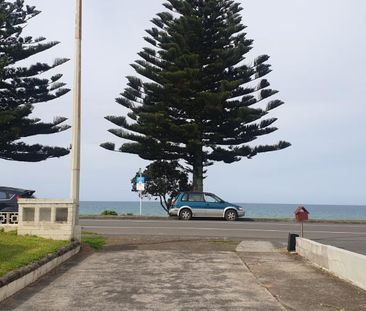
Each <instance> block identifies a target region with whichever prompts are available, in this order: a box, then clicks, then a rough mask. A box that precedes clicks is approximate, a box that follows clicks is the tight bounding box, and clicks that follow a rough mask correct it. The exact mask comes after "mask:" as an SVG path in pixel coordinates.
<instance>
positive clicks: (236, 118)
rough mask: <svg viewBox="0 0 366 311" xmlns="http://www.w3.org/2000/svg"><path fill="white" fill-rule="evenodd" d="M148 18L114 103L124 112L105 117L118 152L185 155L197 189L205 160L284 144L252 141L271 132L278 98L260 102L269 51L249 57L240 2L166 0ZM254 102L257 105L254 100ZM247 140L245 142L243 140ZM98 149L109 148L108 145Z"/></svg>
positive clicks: (167, 157)
mask: <svg viewBox="0 0 366 311" xmlns="http://www.w3.org/2000/svg"><path fill="white" fill-rule="evenodd" d="M164 6H165V7H166V8H167V9H168V10H169V12H163V13H160V14H158V15H157V17H156V18H154V19H153V20H152V22H153V23H154V25H155V27H154V28H152V29H150V30H147V33H148V35H149V36H148V37H145V38H144V39H145V40H146V42H148V43H149V44H150V47H149V48H144V49H143V51H142V52H140V53H139V56H140V57H141V59H140V60H137V61H136V62H135V63H134V64H133V65H132V67H133V68H134V69H135V70H136V72H137V73H138V74H139V75H140V76H142V78H143V79H142V80H141V79H139V78H137V77H127V78H128V87H127V88H126V89H125V91H124V92H123V93H122V94H121V97H120V98H118V99H117V102H118V103H119V104H121V105H122V106H124V107H126V108H127V109H128V119H129V120H128V119H127V118H126V117H124V116H109V117H107V120H109V121H111V122H112V123H114V124H115V125H117V126H118V127H119V128H118V129H112V130H110V132H111V133H113V134H115V135H116V136H118V137H121V138H123V139H126V140H128V141H130V142H126V143H124V144H123V145H122V147H121V148H120V149H118V151H121V152H127V153H133V154H137V155H139V156H140V157H141V158H143V159H147V160H157V159H165V160H179V159H183V160H185V162H186V163H187V164H188V165H189V167H190V169H191V171H192V172H193V187H194V190H196V191H202V190H203V178H204V176H203V175H204V168H205V166H208V165H211V164H213V162H214V161H223V162H225V163H232V162H236V161H239V160H240V159H242V158H243V157H246V158H251V157H253V156H255V155H256V154H258V153H262V152H268V151H274V150H280V149H283V148H286V147H288V146H290V144H289V143H287V142H283V141H280V142H279V143H277V144H274V145H257V146H254V145H253V141H255V140H256V139H257V138H258V137H260V136H263V135H266V134H270V133H272V132H274V131H276V130H277V128H276V127H273V123H274V122H275V121H276V119H275V118H270V117H267V115H268V113H269V112H270V111H271V110H272V109H274V108H276V107H278V106H280V105H282V104H283V102H282V101H280V100H272V101H268V102H265V104H266V105H265V106H266V108H260V107H261V104H260V102H263V101H264V100H266V99H267V98H269V97H270V96H272V95H274V94H276V93H277V91H275V90H272V89H270V88H269V82H268V81H267V80H266V79H263V77H264V76H265V75H267V74H268V73H269V72H270V71H271V70H270V65H268V64H266V61H267V60H268V58H269V57H268V56H266V55H263V56H259V57H257V58H256V59H255V60H254V62H252V63H248V62H247V61H246V59H245V56H246V54H247V53H248V52H249V51H250V50H251V47H252V42H253V41H252V40H249V39H247V38H246V34H245V32H244V29H245V26H244V25H243V24H242V23H241V19H242V18H241V15H240V11H241V7H240V5H239V4H238V3H235V1H232V0H168V3H166V4H164ZM257 104H258V105H257ZM249 143H250V144H249ZM102 147H104V148H106V149H110V150H115V146H114V144H113V143H105V144H102Z"/></svg>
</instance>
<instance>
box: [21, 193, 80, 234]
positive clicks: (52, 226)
mask: <svg viewBox="0 0 366 311" xmlns="http://www.w3.org/2000/svg"><path fill="white" fill-rule="evenodd" d="M18 204H19V219H18V234H19V235H36V236H39V237H42V238H46V239H53V240H71V239H76V240H80V231H81V229H80V226H79V225H76V223H77V218H78V215H76V206H75V204H74V203H73V202H72V201H71V200H50V199H19V200H18ZM26 211H28V212H29V211H32V213H31V214H32V217H30V215H31V214H28V212H26ZM58 211H61V212H62V219H61V220H60V219H57V215H58V214H57V213H58ZM42 212H47V217H45V218H42ZM59 217H60V216H59ZM46 218H47V219H46Z"/></svg>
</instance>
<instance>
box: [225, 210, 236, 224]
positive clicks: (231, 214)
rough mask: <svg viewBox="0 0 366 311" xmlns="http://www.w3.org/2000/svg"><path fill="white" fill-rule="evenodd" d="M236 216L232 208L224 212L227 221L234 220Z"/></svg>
mask: <svg viewBox="0 0 366 311" xmlns="http://www.w3.org/2000/svg"><path fill="white" fill-rule="evenodd" d="M237 218H238V214H237V213H236V211H234V210H233V209H229V210H227V211H226V212H225V219H226V220H227V221H235V220H237Z"/></svg>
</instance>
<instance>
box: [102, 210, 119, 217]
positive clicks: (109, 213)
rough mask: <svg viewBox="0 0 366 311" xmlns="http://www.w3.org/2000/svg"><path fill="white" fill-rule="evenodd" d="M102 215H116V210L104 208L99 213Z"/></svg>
mask: <svg viewBox="0 0 366 311" xmlns="http://www.w3.org/2000/svg"><path fill="white" fill-rule="evenodd" d="M101 215H102V216H118V213H117V212H116V211H110V210H106V211H103V212H102V213H101Z"/></svg>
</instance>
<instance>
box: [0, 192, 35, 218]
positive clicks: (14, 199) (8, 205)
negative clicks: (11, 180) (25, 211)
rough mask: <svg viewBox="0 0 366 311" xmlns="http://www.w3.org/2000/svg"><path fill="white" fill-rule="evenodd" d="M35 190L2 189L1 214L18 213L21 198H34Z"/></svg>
mask: <svg viewBox="0 0 366 311" xmlns="http://www.w3.org/2000/svg"><path fill="white" fill-rule="evenodd" d="M34 192H35V191H34V190H25V189H17V188H10V187H0V212H13V213H14V212H18V199H19V198H33V193H34Z"/></svg>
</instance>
